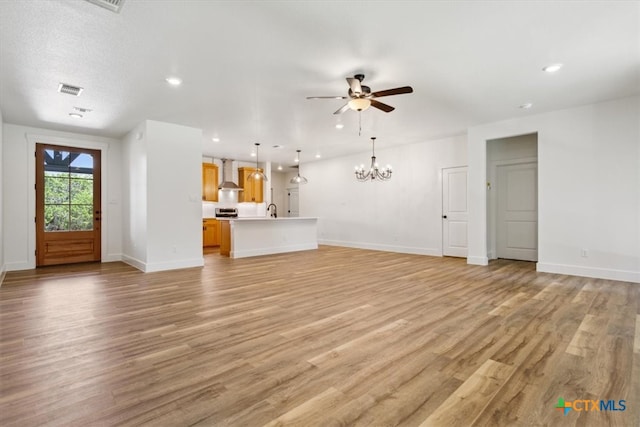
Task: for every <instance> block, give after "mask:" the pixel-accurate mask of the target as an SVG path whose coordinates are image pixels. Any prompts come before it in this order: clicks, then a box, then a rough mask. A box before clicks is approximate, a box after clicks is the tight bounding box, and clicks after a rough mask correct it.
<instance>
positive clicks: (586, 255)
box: [580, 248, 589, 258]
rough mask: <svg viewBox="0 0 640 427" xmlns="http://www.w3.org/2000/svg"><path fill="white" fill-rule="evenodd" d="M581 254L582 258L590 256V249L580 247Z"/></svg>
mask: <svg viewBox="0 0 640 427" xmlns="http://www.w3.org/2000/svg"><path fill="white" fill-rule="evenodd" d="M580 256H581V257H582V258H587V257H588V256H589V251H587V250H586V249H584V248H583V249H580Z"/></svg>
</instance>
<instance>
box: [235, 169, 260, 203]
mask: <svg viewBox="0 0 640 427" xmlns="http://www.w3.org/2000/svg"><path fill="white" fill-rule="evenodd" d="M257 170H259V171H260V172H262V169H257ZM255 171H256V168H249V167H241V168H238V185H240V187H242V189H243V191H241V192H240V195H239V196H238V201H239V202H253V203H262V202H263V200H264V182H263V181H264V180H262V179H249V175H251V174H252V173H254V172H255Z"/></svg>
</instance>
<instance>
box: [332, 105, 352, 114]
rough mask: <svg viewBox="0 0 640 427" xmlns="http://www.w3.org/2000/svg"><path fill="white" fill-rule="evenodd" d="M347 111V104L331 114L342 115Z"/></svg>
mask: <svg viewBox="0 0 640 427" xmlns="http://www.w3.org/2000/svg"><path fill="white" fill-rule="evenodd" d="M348 109H349V104H344V105H343V106H342V107H341V108H340V109H339V110H337V111H336V112H335V113H333V114H342V113H344V112H345V111H347V110H348Z"/></svg>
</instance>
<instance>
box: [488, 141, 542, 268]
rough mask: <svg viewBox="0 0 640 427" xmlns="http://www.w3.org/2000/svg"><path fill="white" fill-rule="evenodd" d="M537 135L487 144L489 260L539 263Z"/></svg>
mask: <svg viewBox="0 0 640 427" xmlns="http://www.w3.org/2000/svg"><path fill="white" fill-rule="evenodd" d="M537 152H538V135H537V134H535V133H534V134H527V135H520V136H514V137H509V138H501V139H496V140H491V141H487V254H488V258H489V259H496V258H505V259H513V260H521V261H537V260H538V155H537Z"/></svg>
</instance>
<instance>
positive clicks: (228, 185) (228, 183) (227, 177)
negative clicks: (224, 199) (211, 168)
mask: <svg viewBox="0 0 640 427" xmlns="http://www.w3.org/2000/svg"><path fill="white" fill-rule="evenodd" d="M232 179H233V160H229V159H222V183H221V184H220V185H219V186H218V190H229V191H238V190H242V188H241V187H239V186H238V184H236V183H235V182H233V181H232Z"/></svg>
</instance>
